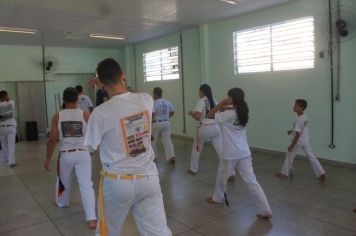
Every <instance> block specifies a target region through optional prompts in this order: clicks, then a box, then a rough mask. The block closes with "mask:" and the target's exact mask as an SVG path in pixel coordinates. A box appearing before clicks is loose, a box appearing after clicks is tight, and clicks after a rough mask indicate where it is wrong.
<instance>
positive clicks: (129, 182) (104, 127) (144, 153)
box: [84, 58, 172, 236]
mask: <svg viewBox="0 0 356 236" xmlns="http://www.w3.org/2000/svg"><path fill="white" fill-rule="evenodd" d="M97 73H98V77H99V80H100V82H101V83H102V84H103V86H104V87H105V90H106V91H108V92H109V95H110V97H111V98H110V100H108V101H107V102H105V103H103V104H102V105H100V106H99V107H96V108H95V109H94V111H93V113H92V115H91V116H90V119H89V124H88V131H87V133H86V136H85V142H84V143H85V145H87V146H88V147H89V148H90V149H91V150H96V149H97V148H98V146H99V145H100V159H101V163H102V168H103V170H102V172H101V180H100V187H99V222H98V227H97V235H101V236H119V235H121V229H122V226H123V224H124V222H125V219H126V216H127V214H128V213H129V211H132V214H133V216H134V219H135V222H136V225H137V227H138V231H139V233H140V235H150V236H170V235H172V233H171V231H170V230H169V228H168V226H167V221H166V214H165V210H164V205H163V196H162V192H161V187H160V185H159V177H158V171H157V167H156V165H155V164H154V162H153V160H154V153H153V149H152V146H151V118H152V108H153V99H152V97H151V96H150V95H148V94H145V93H131V92H128V91H127V89H126V87H125V80H126V79H125V76H124V73H123V72H122V70H121V67H120V65H119V64H118V63H117V62H116V61H115V60H114V59H111V58H108V59H105V60H104V61H102V62H100V63H99V65H98V68H97Z"/></svg>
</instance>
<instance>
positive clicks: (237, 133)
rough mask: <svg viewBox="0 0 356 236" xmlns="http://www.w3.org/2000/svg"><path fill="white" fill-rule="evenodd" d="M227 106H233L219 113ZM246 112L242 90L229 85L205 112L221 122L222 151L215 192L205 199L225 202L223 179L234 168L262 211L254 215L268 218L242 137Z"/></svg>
mask: <svg viewBox="0 0 356 236" xmlns="http://www.w3.org/2000/svg"><path fill="white" fill-rule="evenodd" d="M227 105H233V108H234V109H233V110H231V109H230V110H226V111H223V112H219V111H222V110H223V109H224V107H225V106H227ZM217 112H219V113H217ZM248 113H249V110H248V106H247V103H246V101H245V94H244V92H243V90H242V89H240V88H233V89H230V90H229V92H228V98H226V99H225V100H224V101H222V102H221V103H220V104H219V105H217V106H216V107H214V108H213V109H212V111H210V112H209V114H208V117H209V118H213V117H214V115H215V120H216V121H217V122H219V123H220V125H221V129H222V150H221V153H220V163H219V169H218V174H217V177H216V185H215V192H214V195H213V196H212V197H209V198H208V199H207V201H208V202H210V203H223V202H224V200H225V202H226V204H227V205H228V201H227V196H226V194H227V181H228V177H229V176H230V175H231V174H232V173H233V170H234V169H237V170H238V171H239V173H240V175H241V178H242V179H243V181H244V182H245V184H246V186H247V189H248V190H249V192H250V193H251V195H252V196H253V197H254V198H255V200H256V204H257V206H258V207H259V208H260V209H261V211H262V212H261V213H259V214H257V217H258V218H260V219H267V220H268V219H270V218H272V210H271V207H270V206H269V204H268V201H267V198H266V195H265V193H264V192H263V189H262V188H261V186H260V184H259V183H258V181H257V179H256V176H255V174H254V172H253V167H252V158H251V151H250V148H249V145H248V143H247V138H246V125H247V122H248V119H249V117H248Z"/></svg>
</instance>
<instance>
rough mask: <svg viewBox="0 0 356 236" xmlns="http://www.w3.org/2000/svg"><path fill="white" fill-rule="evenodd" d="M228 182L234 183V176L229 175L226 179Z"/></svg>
mask: <svg viewBox="0 0 356 236" xmlns="http://www.w3.org/2000/svg"><path fill="white" fill-rule="evenodd" d="M227 181H228V182H235V175H231V176H230V177H229V178H228V179H227Z"/></svg>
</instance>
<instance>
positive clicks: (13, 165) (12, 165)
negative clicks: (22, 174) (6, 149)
mask: <svg viewBox="0 0 356 236" xmlns="http://www.w3.org/2000/svg"><path fill="white" fill-rule="evenodd" d="M9 166H10V167H11V168H13V167H15V166H17V164H11V165H9Z"/></svg>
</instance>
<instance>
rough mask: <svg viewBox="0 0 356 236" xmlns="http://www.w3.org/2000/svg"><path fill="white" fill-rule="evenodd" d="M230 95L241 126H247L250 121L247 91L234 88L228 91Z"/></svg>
mask: <svg viewBox="0 0 356 236" xmlns="http://www.w3.org/2000/svg"><path fill="white" fill-rule="evenodd" d="M228 96H229V97H231V98H232V102H233V105H234V107H235V109H236V115H237V119H238V122H237V123H238V125H239V126H246V125H247V123H248V119H249V117H248V113H249V109H248V105H247V102H246V101H245V93H244V91H243V90H242V89H241V88H233V89H230V90H229V92H228Z"/></svg>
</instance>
